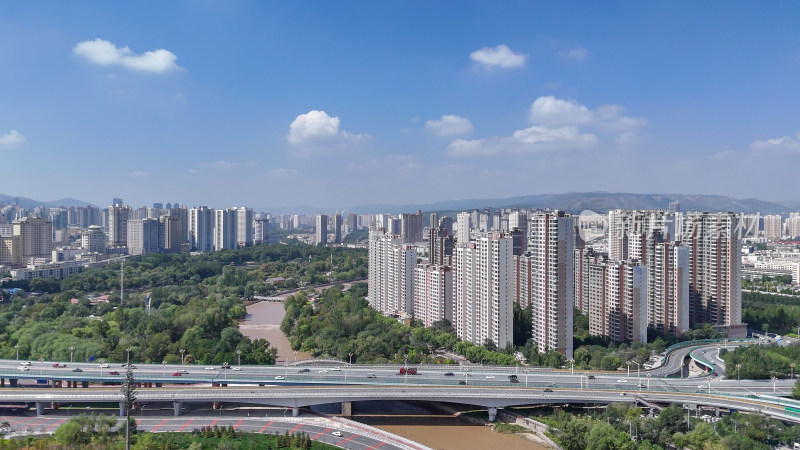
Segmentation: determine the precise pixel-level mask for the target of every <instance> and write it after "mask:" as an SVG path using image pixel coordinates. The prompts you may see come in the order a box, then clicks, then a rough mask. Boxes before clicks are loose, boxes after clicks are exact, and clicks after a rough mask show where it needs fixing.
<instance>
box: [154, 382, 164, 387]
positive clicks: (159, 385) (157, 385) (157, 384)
mask: <svg viewBox="0 0 800 450" xmlns="http://www.w3.org/2000/svg"><path fill="white" fill-rule="evenodd" d="M163 385H164V384H163V383H156V387H161V386H163Z"/></svg>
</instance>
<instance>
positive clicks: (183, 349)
mask: <svg viewBox="0 0 800 450" xmlns="http://www.w3.org/2000/svg"><path fill="white" fill-rule="evenodd" d="M185 354H186V349H185V348H182V349H181V365H183V361H184V360H183V357H184V356H185Z"/></svg>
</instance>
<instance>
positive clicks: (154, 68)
mask: <svg viewBox="0 0 800 450" xmlns="http://www.w3.org/2000/svg"><path fill="white" fill-rule="evenodd" d="M72 52H73V53H74V54H76V55H78V56H80V57H83V58H86V59H87V60H89V61H90V62H93V63H95V64H100V65H102V66H122V67H125V68H128V69H133V70H140V71H143V72H155V73H162V72H169V71H171V70H176V69H179V68H180V66H178V64H176V62H175V61H177V60H178V57H177V56H175V54H174V53H172V52H171V51H169V50H164V49H163V48H160V49H157V50H151V51H147V52H144V53H142V54H139V55H136V54H134V53H133V51H131V49H130V48H128V47H117V46H116V45H114V44H112V43H111V42H109V41H106V40H103V39H99V38H98V39H95V40H93V41H83V42H79V43H78V44H76V45H75V47H73V48H72Z"/></svg>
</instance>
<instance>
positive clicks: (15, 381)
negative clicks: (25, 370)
mask: <svg viewBox="0 0 800 450" xmlns="http://www.w3.org/2000/svg"><path fill="white" fill-rule="evenodd" d="M17 381H19V380H17V379H16V378H9V379H8V382H9V383H10V384H11V387H17Z"/></svg>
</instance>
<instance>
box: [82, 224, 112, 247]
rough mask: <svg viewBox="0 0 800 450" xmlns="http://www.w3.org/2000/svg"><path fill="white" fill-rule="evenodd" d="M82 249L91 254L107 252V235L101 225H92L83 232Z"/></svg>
mask: <svg viewBox="0 0 800 450" xmlns="http://www.w3.org/2000/svg"><path fill="white" fill-rule="evenodd" d="M81 248H82V249H84V250H86V251H87V252H89V253H105V252H106V234H105V233H104V232H103V227H101V226H100V225H91V226H89V228H87V229H86V230H84V231H83V232H81Z"/></svg>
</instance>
